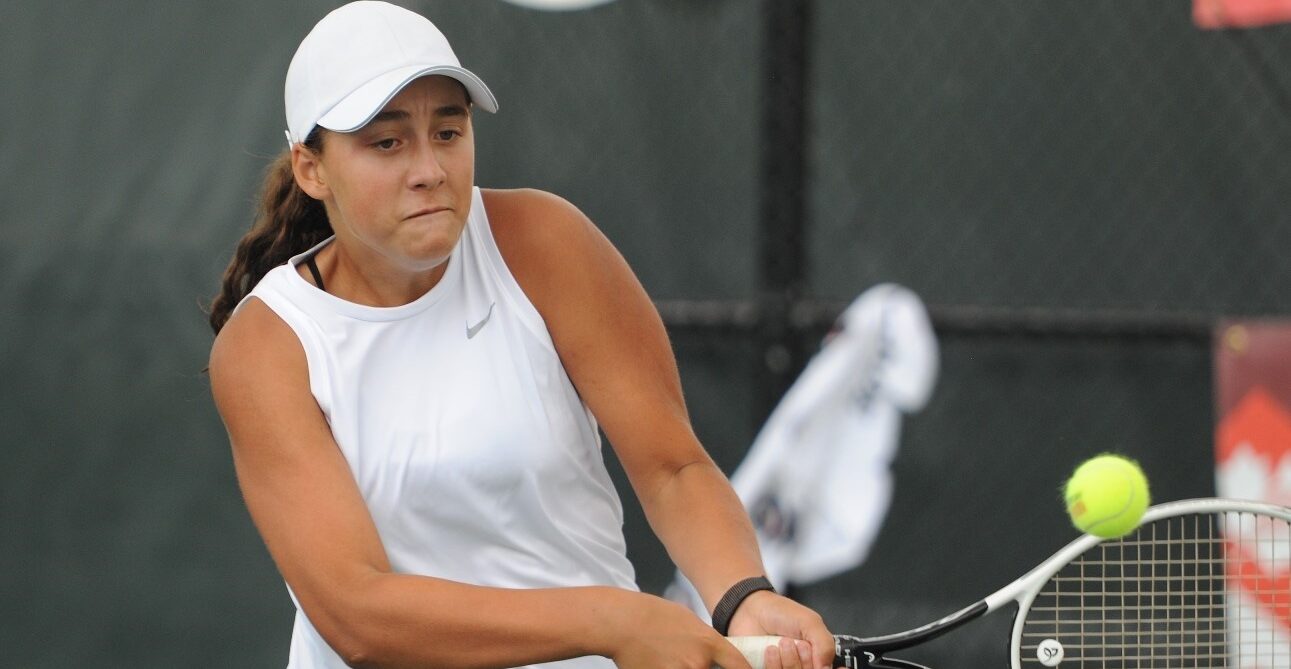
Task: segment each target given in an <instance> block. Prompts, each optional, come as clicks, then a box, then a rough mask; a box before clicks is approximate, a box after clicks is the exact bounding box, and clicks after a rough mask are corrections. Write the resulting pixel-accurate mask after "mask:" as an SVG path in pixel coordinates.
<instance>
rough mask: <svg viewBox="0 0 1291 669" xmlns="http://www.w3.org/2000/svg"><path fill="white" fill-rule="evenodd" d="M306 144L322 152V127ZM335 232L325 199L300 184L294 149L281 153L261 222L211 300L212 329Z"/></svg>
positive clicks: (268, 178)
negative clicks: (268, 277) (277, 271)
mask: <svg viewBox="0 0 1291 669" xmlns="http://www.w3.org/2000/svg"><path fill="white" fill-rule="evenodd" d="M305 146H306V147H308V148H310V149H311V150H313V151H314V152H316V153H317V152H321V150H322V138H321V137H320V136H319V132H318V130H317V129H315V130H314V132H311V133H310V134H309V137H308V138H307V139H306V140H305ZM331 234H332V226H331V223H329V222H328V220H327V212H326V211H325V210H324V209H323V203H322V202H319V201H318V200H315V199H314V198H312V197H310V196H308V195H306V194H305V191H303V190H301V189H300V186H298V185H296V178H295V175H294V174H292V171H291V153H290V152H287V153H284V154H282V155H280V156H278V158H277V159H275V160H274V161H273V163H272V164H271V165H270V166H269V169H268V170H267V171H266V172H265V177H264V184H263V185H262V186H261V190H260V210H259V212H258V213H257V215H256V220H255V224H254V225H253V226H252V227H251V231H250V232H248V233H247V234H246V235H244V236H243V237H242V240H241V241H239V242H238V246H237V250H236V251H235V252H234V254H233V259H232V260H231V261H230V262H229V266H228V268H226V269H225V270H224V278H223V279H222V280H221V281H220V292H219V294H218V295H216V296H215V300H214V301H212V302H211V312H210V323H211V329H212V330H214V331H215V332H216V334H218V333H219V331H220V329H221V328H223V327H224V324H225V323H226V322H227V321H228V320H229V317H230V316H232V315H233V309H234V308H235V307H237V305H238V303H239V302H241V301H242V298H244V297H246V296H247V293H250V292H251V289H252V288H255V286H256V284H257V283H260V279H263V278H264V275H265V274H266V273H268V272H269V270H271V269H273V268H274V267H277V266H278V265H281V264H283V263H284V262H286V261H287V260H288V259H289V258H291V257H292V256H294V255H296V254H298V253H301V252H303V251H306V250H308V249H309V248H311V247H313V246H314V245H316V244H318V243H319V242H321V241H323V240H324V239H327V238H328V237H329V236H331Z"/></svg>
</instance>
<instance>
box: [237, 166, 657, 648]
mask: <svg viewBox="0 0 1291 669" xmlns="http://www.w3.org/2000/svg"><path fill="white" fill-rule="evenodd" d="M329 241H330V240H329ZM327 243H328V241H325V242H323V243H322V244H320V245H319V246H318V247H315V248H314V249H311V250H309V251H307V252H305V253H302V254H300V255H298V256H296V257H294V258H292V259H291V260H290V261H289V262H288V263H287V264H285V265H282V266H280V267H277V268H275V269H273V270H271V271H270V272H269V273H268V274H266V275H265V277H264V279H263V280H261V281H260V283H259V284H257V285H256V287H255V289H254V290H252V291H251V294H250V295H249V296H248V297H256V298H259V299H260V300H262V301H263V302H264V303H265V304H266V305H267V306H268V307H269V308H270V309H272V310H273V311H274V313H276V314H277V315H278V316H279V317H281V318H282V319H283V320H284V321H285V322H286V323H287V325H288V326H290V327H291V329H292V330H293V331H294V332H295V333H296V336H297V337H298V338H299V339H300V343H301V345H302V346H303V347H304V349H305V357H306V358H307V360H308V365H309V385H310V390H311V391H312V392H313V395H314V398H315V399H316V400H317V401H318V406H319V407H321V408H322V410H323V414H324V415H325V416H326V417H327V421H328V423H329V425H330V426H331V430H332V434H333V436H334V437H335V438H336V443H337V444H338V445H339V446H340V449H341V452H342V453H343V454H344V455H345V459H346V460H347V461H348V462H349V466H350V470H351V471H352V472H353V474H354V479H355V481H357V482H358V487H359V489H360V490H361V491H362V493H363V498H364V500H366V502H367V507H368V510H369V511H370V512H371V514H372V519H373V521H375V523H376V527H377V531H378V532H379V533H380V536H381V541H382V543H383V544H384V546H385V550H386V553H387V554H388V555H389V558H390V563H391V565H392V567H393V569H394V571H395V572H399V573H407V574H421V575H426V576H435V577H438V578H445V579H450V580H453V581H459V582H463V583H471V584H476V585H485V586H496V587H506V588H539V587H561V586H580V585H609V586H615V587H620V588H626V589H631V590H635V589H636V588H637V586H636V584H635V580H634V579H635V575H634V572H633V569H632V565H631V563H630V562H629V561H628V559H627V553H626V547H625V544H624V539H623V529H622V526H623V511H622V507H621V506H620V502H619V498H618V494H617V493H616V491H615V489H614V485H613V483H612V482H611V481H610V478H609V475H608V474H607V472H606V470H605V464H604V462H603V460H602V457H601V443H600V435H599V433H598V432H597V427H596V421H595V419H594V418H593V416H592V415H591V412H590V411H588V409H587V407H586V406H585V405H584V404H583V402H582V400H581V399H580V398H579V396H578V394H577V392H576V391H575V390H574V386H573V384H572V383H571V382H570V380H569V377H568V376H567V375H566V373H565V369H564V367H563V366H562V365H561V362H560V358H559V357H558V356H557V354H556V349H555V346H554V345H553V344H552V341H551V336H550V335H549V333H548V332H547V327H546V324H545V323H544V322H543V320H542V317H541V316H540V315H539V314H538V311H537V310H536V309H535V308H534V306H533V304H532V303H531V302H530V301H529V299H528V298H527V297H526V296H525V294H524V292H523V291H521V289H520V286H519V284H517V283H516V280H515V278H514V277H513V276H512V275H511V272H510V270H508V269H507V266H506V263H505V262H504V261H503V259H502V255H501V253H500V252H499V251H498V248H497V245H496V243H495V242H494V240H493V234H492V231H491V229H490V227H489V221H488V217H487V215H486V213H485V211H484V203H483V201H482V200H481V197H480V192H479V189H478V188H477V189H475V191H474V194H473V196H472V202H471V212H470V216H469V218H468V220H467V224H466V226H465V229H464V230H463V233H462V237H461V240H460V241H459V242H458V244H457V247H456V248H455V249H454V250H453V253H452V255H451V257H450V259H449V261H448V267H447V269H446V271H445V273H444V277H443V279H441V280H440V282H439V283H438V284H437V285H435V287H434V288H432V289H431V290H430V291H429V292H427V293H426V294H425V295H422V296H421V297H419V298H417V299H416V300H414V301H413V302H410V303H408V304H405V305H403V306H399V307H389V308H383V307H370V306H364V305H360V304H355V303H352V302H347V301H345V300H342V299H340V298H338V297H336V296H334V295H331V294H329V293H326V292H324V291H322V290H319V289H318V288H316V287H315V286H314V285H313V284H311V283H309V282H308V281H306V280H305V279H304V278H303V277H301V276H300V274H299V273H298V272H297V269H296V266H297V265H298V264H299V263H300V262H303V261H304V260H305V259H306V258H307V257H309V256H310V255H311V254H313V253H314V252H315V251H316V250H317V249H318V248H321V247H322V246H323V245H325V244H327ZM292 600H293V601H295V602H296V622H295V626H294V628H293V632H292V641H291V655H290V659H289V661H288V665H287V666H288V669H322V668H328V669H331V668H333V667H335V668H336V669H344V667H345V663H344V662H343V661H342V660H341V658H340V657H339V656H338V655H337V654H336V653H335V652H333V651H332V649H331V648H330V647H329V646H328V645H327V643H326V642H325V641H324V640H323V639H322V637H321V636H319V634H318V632H317V631H316V630H315V629H314V627H313V625H312V624H310V622H309V619H308V618H307V617H306V616H305V614H304V612H303V611H302V610H301V609H300V603H299V602H298V601H296V599H295V595H294V594H293V595H292ZM542 666H543V667H547V668H553V669H554V668H556V667H559V668H560V669H593V668H595V669H602V668H607V667H613V663H612V662H610V661H609V660H607V659H605V658H600V657H587V658H576V659H573V660H567V661H564V662H556V663H551V664H546V665H542Z"/></svg>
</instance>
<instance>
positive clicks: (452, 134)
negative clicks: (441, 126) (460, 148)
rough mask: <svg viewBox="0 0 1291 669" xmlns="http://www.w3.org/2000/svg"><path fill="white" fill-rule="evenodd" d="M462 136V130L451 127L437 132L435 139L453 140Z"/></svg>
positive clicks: (442, 140)
mask: <svg viewBox="0 0 1291 669" xmlns="http://www.w3.org/2000/svg"><path fill="white" fill-rule="evenodd" d="M461 136H462V133H461V131H460V130H451V129H449V130H440V131H439V132H437V133H435V139H438V140H439V141H441V142H451V141H453V140H454V139H456V138H458V137H461Z"/></svg>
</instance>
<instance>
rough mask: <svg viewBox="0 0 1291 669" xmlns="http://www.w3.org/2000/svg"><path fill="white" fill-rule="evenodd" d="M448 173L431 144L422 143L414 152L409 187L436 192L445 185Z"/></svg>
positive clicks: (409, 172) (409, 173) (409, 174)
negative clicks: (438, 187)
mask: <svg viewBox="0 0 1291 669" xmlns="http://www.w3.org/2000/svg"><path fill="white" fill-rule="evenodd" d="M446 177H447V173H446V172H445V171H444V165H443V163H441V162H440V156H439V154H438V152H436V151H435V146H434V145H433V144H431V143H422V144H421V146H420V147H419V148H418V150H417V151H415V152H413V160H412V165H411V166H410V168H409V170H408V187H409V188H411V189H413V190H434V189H435V187H436V186H439V185H440V184H442V183H444V179H445V178H446Z"/></svg>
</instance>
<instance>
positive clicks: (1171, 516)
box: [731, 499, 1291, 669]
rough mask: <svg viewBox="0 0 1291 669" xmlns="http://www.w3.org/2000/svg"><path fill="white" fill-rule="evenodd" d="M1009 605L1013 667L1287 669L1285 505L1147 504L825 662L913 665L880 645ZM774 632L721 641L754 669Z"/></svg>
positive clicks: (1290, 559) (906, 643) (1290, 567)
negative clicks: (960, 600)
mask: <svg viewBox="0 0 1291 669" xmlns="http://www.w3.org/2000/svg"><path fill="white" fill-rule="evenodd" d="M1011 602H1016V603H1017V614H1016V617H1015V619H1014V622H1013V631H1012V634H1011V638H1010V639H1009V656H1010V663H1011V665H1010V666H1011V667H1012V668H1013V669H1024V668H1026V669H1039V668H1047V667H1068V668H1070V667H1091V668H1092V667H1098V668H1100V669H1122V668H1126V669H1128V668H1134V669H1138V668H1168V669H1175V668H1178V667H1232V668H1234V669H1237V668H1243V669H1246V668H1249V669H1291V508H1287V507H1281V506H1274V505H1271V504H1261V503H1256V502H1243V501H1235V500H1227V499H1195V500H1185V501H1181V502H1171V503H1168V504H1161V505H1158V506H1154V507H1152V508H1150V509H1148V510H1147V513H1146V514H1144V516H1143V520H1142V522H1141V523H1140V524H1139V527H1138V529H1136V530H1135V531H1134V532H1132V533H1130V534H1129V535H1127V536H1125V537H1122V538H1118V539H1100V538H1098V537H1095V536H1091V535H1084V536H1082V537H1080V538H1079V539H1076V540H1075V541H1073V542H1071V543H1070V544H1068V545H1067V546H1066V547H1065V548H1063V549H1062V550H1060V551H1058V552H1057V553H1055V554H1054V555H1053V556H1052V557H1050V558H1049V559H1048V560H1045V561H1044V562H1043V563H1041V564H1040V565H1039V566H1037V567H1036V568H1035V569H1032V570H1031V572H1030V573H1028V574H1027V575H1025V576H1023V577H1022V578H1020V579H1018V580H1016V581H1014V582H1013V583H1010V584H1009V585H1007V586H1005V587H1004V588H1002V589H1001V590H999V591H997V592H995V593H994V594H992V595H990V596H989V597H987V598H986V599H983V600H982V601H980V602H977V603H976V604H973V605H972V606H969V607H967V608H965V609H962V610H960V611H956V612H955V613H952V614H950V615H948V616H946V617H945V618H942V619H940V620H937V621H934V622H931V623H928V624H927V625H924V626H922V627H917V628H915V629H912V630H909V631H906V632H899V633H896V634H888V635H884V636H876V637H855V636H843V635H838V636H835V654H836V655H837V657H836V658H835V666H839V667H851V668H856V669H860V668H869V669H925V668H924V667H923V666H922V665H919V664H915V663H913V662H907V661H904V660H899V659H896V658H889V657H887V653H889V652H890V651H895V650H900V649H903V648H910V647H912V646H917V645H919V644H921V643H923V642H925V641H928V640H929V639H933V638H936V637H939V636H941V635H942V634H945V633H946V632H948V631H950V630H952V629H955V628H957V627H959V626H961V625H963V624H965V623H967V622H969V621H972V620H974V619H977V618H980V617H982V616H984V615H986V614H988V613H992V612H995V611H998V610H999V609H1001V608H1004V607H1005V606H1006V605H1007V604H1009V603H1011ZM777 640H778V637H733V638H731V641H732V643H734V644H735V645H736V647H738V648H739V649H740V650H741V651H742V652H743V653H744V655H745V657H747V658H748V659H749V662H750V663H751V664H753V667H754V669H763V664H762V657H763V652H764V650H765V648H766V647H767V646H768V645H771V644H774V643H775V642H776V641H777Z"/></svg>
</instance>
